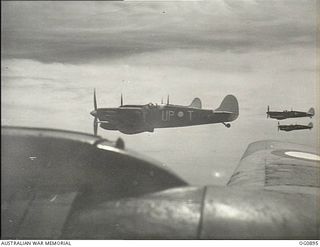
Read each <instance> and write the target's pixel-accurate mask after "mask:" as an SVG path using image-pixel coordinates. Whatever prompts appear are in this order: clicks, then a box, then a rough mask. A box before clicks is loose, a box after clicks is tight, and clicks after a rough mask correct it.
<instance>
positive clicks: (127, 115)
mask: <svg viewBox="0 0 320 247" xmlns="http://www.w3.org/2000/svg"><path fill="white" fill-rule="evenodd" d="M93 102H94V110H93V111H92V112H91V113H90V114H91V115H92V116H93V117H94V123H93V126H94V134H95V135H97V131H98V124H100V127H101V128H103V129H107V130H118V131H120V132H122V133H125V134H137V133H141V132H153V131H154V129H155V128H172V127H184V126H192V125H202V124H212V123H222V124H223V125H224V126H226V127H227V128H230V126H231V125H230V123H228V122H232V121H234V120H236V119H237V117H238V115H239V106H238V101H237V99H236V97H235V96H233V95H227V96H226V97H225V98H224V99H223V101H222V103H221V105H220V106H219V107H218V108H217V109H215V110H211V109H202V104H201V100H200V99H199V98H195V99H194V100H193V101H192V102H191V104H190V105H189V106H181V105H173V104H170V102H169V96H168V98H167V104H163V103H162V104H160V105H158V104H153V103H149V104H145V105H124V104H123V97H122V95H121V105H120V107H115V108H98V107H97V99H96V92H95V90H94V97H93Z"/></svg>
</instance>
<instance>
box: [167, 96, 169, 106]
mask: <svg viewBox="0 0 320 247" xmlns="http://www.w3.org/2000/svg"><path fill="white" fill-rule="evenodd" d="M169 97H170V96H169V94H168V97H167V105H169Z"/></svg>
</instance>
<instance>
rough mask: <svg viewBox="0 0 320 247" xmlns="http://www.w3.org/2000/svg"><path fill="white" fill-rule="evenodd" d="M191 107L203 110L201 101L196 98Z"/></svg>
mask: <svg viewBox="0 0 320 247" xmlns="http://www.w3.org/2000/svg"><path fill="white" fill-rule="evenodd" d="M189 107H193V108H199V109H201V107H202V104H201V100H200V99H199V98H194V99H193V100H192V102H191V104H190V105H189Z"/></svg>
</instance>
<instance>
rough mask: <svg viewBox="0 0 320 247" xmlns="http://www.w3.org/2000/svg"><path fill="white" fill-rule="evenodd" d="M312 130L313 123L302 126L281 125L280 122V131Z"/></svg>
mask: <svg viewBox="0 0 320 247" xmlns="http://www.w3.org/2000/svg"><path fill="white" fill-rule="evenodd" d="M312 128H313V124H312V123H311V122H310V123H309V124H308V125H302V124H290V125H284V124H282V125H280V123H279V122H278V131H279V130H283V131H292V130H304V129H309V130H311V129H312Z"/></svg>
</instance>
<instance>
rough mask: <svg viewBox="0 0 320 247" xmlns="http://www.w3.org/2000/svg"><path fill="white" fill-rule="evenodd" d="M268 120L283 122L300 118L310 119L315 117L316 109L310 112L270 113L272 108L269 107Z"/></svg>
mask: <svg viewBox="0 0 320 247" xmlns="http://www.w3.org/2000/svg"><path fill="white" fill-rule="evenodd" d="M266 113H267V118H269V117H270V118H275V119H278V120H283V119H286V118H298V117H310V118H312V117H313V116H314V108H313V107H311V108H310V109H309V111H308V112H302V111H293V110H291V111H287V110H285V111H270V107H269V106H268V109H267V112H266Z"/></svg>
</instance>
